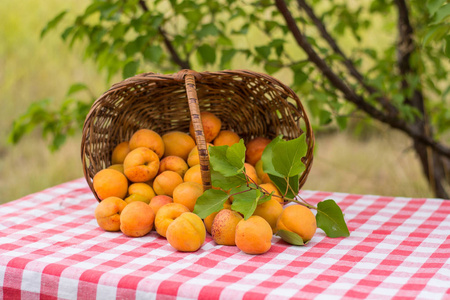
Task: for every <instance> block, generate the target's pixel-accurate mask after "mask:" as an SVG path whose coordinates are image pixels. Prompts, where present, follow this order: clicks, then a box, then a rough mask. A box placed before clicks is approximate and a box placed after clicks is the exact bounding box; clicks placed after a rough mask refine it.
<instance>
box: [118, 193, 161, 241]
mask: <svg viewBox="0 0 450 300" xmlns="http://www.w3.org/2000/svg"><path fill="white" fill-rule="evenodd" d="M154 220H155V213H154V212H153V210H152V208H151V207H150V206H149V205H148V204H146V203H144V202H141V201H135V202H131V203H129V204H127V206H125V208H124V209H123V210H122V213H121V214H120V230H121V231H122V233H123V234H125V235H126V236H130V237H140V236H144V235H146V234H147V233H149V232H150V231H151V230H152V227H153V221H154Z"/></svg>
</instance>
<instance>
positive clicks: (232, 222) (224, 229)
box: [211, 209, 243, 246]
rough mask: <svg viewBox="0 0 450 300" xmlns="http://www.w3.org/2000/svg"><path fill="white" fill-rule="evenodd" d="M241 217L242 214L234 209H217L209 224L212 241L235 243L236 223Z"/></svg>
mask: <svg viewBox="0 0 450 300" xmlns="http://www.w3.org/2000/svg"><path fill="white" fill-rule="evenodd" d="M242 219H243V218H242V216H241V215H240V214H239V213H238V212H236V211H234V210H231V209H222V210H221V211H219V213H218V214H217V215H216V216H215V218H214V221H213V223H212V226H211V236H212V238H213V240H214V242H216V244H218V245H227V246H234V245H236V242H235V233H236V225H237V224H238V223H239V222H240V221H241V220H242Z"/></svg>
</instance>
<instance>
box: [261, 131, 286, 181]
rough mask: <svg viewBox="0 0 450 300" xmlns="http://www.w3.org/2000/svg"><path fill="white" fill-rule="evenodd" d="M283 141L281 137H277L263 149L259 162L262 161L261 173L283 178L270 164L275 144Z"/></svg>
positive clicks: (271, 163)
mask: <svg viewBox="0 0 450 300" xmlns="http://www.w3.org/2000/svg"><path fill="white" fill-rule="evenodd" d="M282 140H283V136H282V135H279V136H277V137H276V138H274V139H273V140H272V141H271V142H270V143H269V144H268V145H267V146H266V148H264V151H263V154H262V155H261V160H262V161H263V171H264V172H265V173H267V174H269V175H270V174H272V175H274V176H277V177H283V175H281V174H280V173H278V172H277V171H276V170H275V167H274V166H273V162H272V156H273V155H272V152H273V148H274V146H275V145H276V144H278V143H279V142H280V141H282Z"/></svg>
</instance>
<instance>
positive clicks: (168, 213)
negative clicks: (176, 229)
mask: <svg viewBox="0 0 450 300" xmlns="http://www.w3.org/2000/svg"><path fill="white" fill-rule="evenodd" d="M185 212H190V210H189V208H187V207H186V206H184V205H183V204H180V203H169V204H166V205H164V206H162V207H161V208H160V209H159V210H158V212H157V213H156V217H155V228H156V232H157V233H158V234H159V235H160V236H162V237H166V231H167V228H168V227H169V225H170V223H172V222H173V220H175V219H176V218H178V217H179V216H180V215H181V214H182V213H185Z"/></svg>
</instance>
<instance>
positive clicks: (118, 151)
mask: <svg viewBox="0 0 450 300" xmlns="http://www.w3.org/2000/svg"><path fill="white" fill-rule="evenodd" d="M128 152H130V145H129V143H128V142H122V143H120V144H118V145H117V146H116V147H114V150H113V152H112V155H111V164H113V165H115V164H123V161H124V160H125V157H126V156H127V154H128Z"/></svg>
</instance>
